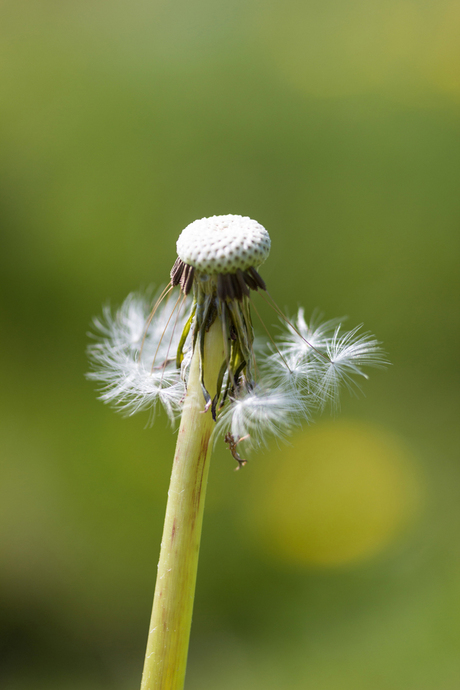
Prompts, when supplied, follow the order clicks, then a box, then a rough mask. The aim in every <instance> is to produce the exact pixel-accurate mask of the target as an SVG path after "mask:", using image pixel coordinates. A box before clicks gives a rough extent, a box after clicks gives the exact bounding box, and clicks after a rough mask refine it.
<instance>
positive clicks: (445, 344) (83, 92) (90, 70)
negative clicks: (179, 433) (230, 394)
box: [0, 0, 460, 690]
mask: <svg viewBox="0 0 460 690" xmlns="http://www.w3.org/2000/svg"><path fill="white" fill-rule="evenodd" d="M459 35H460V9H459V5H458V3H457V2H454V1H453V0H375V1H374V0H372V1H371V2H369V0H340V1H339V0H326V1H325V2H319V1H318V0H303V1H301V0H268V1H267V2H261V1H260V0H244V2H243V1H242V0H226V1H225V2H223V1H220V2H215V1H213V2H211V1H210V0H177V1H176V2H166V1H165V0H149V2H145V1H143V0H138V1H137V2H130V3H128V2H127V1H126V0H125V1H124V2H122V1H121V0H114V1H113V2H110V3H107V2H102V1H101V0H93V1H91V2H86V1H83V2H78V3H70V2H54V1H53V0H44V1H43V2H40V3H37V2H33V1H32V0H14V2H13V0H5V1H4V2H3V3H2V5H1V8H0V54H1V63H2V70H1V73H0V92H1V106H0V122H1V124H0V142H1V143H0V149H1V161H0V184H1V209H0V222H1V245H2V248H1V254H0V264H1V276H0V279H1V297H0V300H1V307H0V309H1V342H0V354H1V365H0V366H1V374H0V375H1V387H0V390H1V393H2V395H1V404H0V409H1V415H0V435H1V442H0V448H1V450H0V453H1V465H2V466H1V486H0V492H1V495H0V513H1V523H0V531H1V558H0V597H1V657H2V661H1V671H0V682H1V685H2V688H5V690H25V689H29V688H34V689H35V690H106V689H107V690H108V689H109V688H110V689H111V690H131V689H132V688H137V687H138V686H139V682H140V676H141V669H142V662H143V654H144V648H145V641H146V634H147V627H148V620H149V617H150V608H151V601H152V596H153V587H154V577H155V572H156V563H157V557H158V550H159V543H160V538H161V528H162V519H163V513H164V508H165V502H166V493H167V487H168V478H169V470H170V464H171V458H172V454H173V449H174V442H175V433H174V430H171V429H170V427H169V426H168V423H167V420H166V418H165V416H162V415H160V416H159V417H158V418H157V420H156V422H155V425H154V426H153V428H146V424H147V422H148V414H144V415H139V416H137V417H132V418H129V419H123V418H122V417H120V416H118V415H116V414H115V413H114V412H113V411H112V410H110V409H108V408H106V407H104V406H103V405H102V403H100V402H99V401H98V400H97V399H96V395H95V392H94V387H93V385H92V384H91V383H89V382H87V381H86V380H85V378H84V373H85V371H86V370H87V368H88V365H87V362H86V356H85V347H86V343H87V335H86V333H87V331H88V330H89V327H90V321H91V318H92V316H93V315H94V314H99V313H100V311H101V305H102V304H104V303H107V302H108V301H110V302H111V303H112V304H113V305H116V304H118V303H120V302H121V301H122V300H123V299H124V297H125V296H126V295H127V294H128V293H129V292H130V291H133V290H137V289H139V288H142V287H147V286H149V285H150V284H152V283H153V284H155V285H157V286H158V285H160V284H164V283H165V282H166V281H167V280H168V273H169V269H170V267H171V266H172V263H173V261H174V259H175V241H176V238H177V236H178V234H179V232H180V231H181V229H182V228H183V227H185V225H187V224H188V223H189V222H191V221H193V220H195V219H196V218H200V217H203V216H209V215H213V214H225V213H237V214H242V215H249V216H251V217H253V218H255V219H257V220H258V221H259V222H261V223H262V224H263V225H264V226H266V228H267V229H268V230H269V232H270V234H271V237H272V254H271V256H270V259H269V261H268V262H267V264H266V265H265V266H264V268H263V276H264V278H265V280H266V281H267V283H268V285H269V288H270V291H271V293H272V295H273V296H274V297H275V299H276V300H277V302H278V303H279V304H280V305H281V306H282V307H285V308H286V310H287V311H288V312H289V313H290V314H292V313H293V312H295V310H296V308H297V306H298V305H299V304H302V305H304V306H305V308H306V312H307V313H311V312H312V311H313V310H314V309H315V308H319V309H320V310H322V311H323V312H324V314H325V316H326V317H327V318H331V317H335V316H341V315H347V316H348V317H349V319H348V322H347V323H348V324H349V325H350V326H354V325H356V324H358V323H361V322H364V324H365V327H366V328H367V329H369V330H370V331H372V332H373V333H375V334H376V335H377V336H378V337H379V338H380V339H381V340H382V341H384V343H385V347H386V349H387V351H388V353H389V357H390V359H391V362H392V366H391V368H389V369H388V370H387V371H384V372H382V371H375V372H371V379H370V381H369V382H366V384H365V391H364V392H365V395H366V397H363V396H361V397H358V398H353V397H350V396H349V395H347V394H346V395H344V397H343V404H342V411H341V414H340V416H339V417H337V418H333V417H331V416H330V415H329V414H327V413H326V414H324V415H323V416H322V418H321V419H319V420H317V421H316V423H315V424H313V425H311V426H309V427H308V428H305V429H304V430H303V431H300V432H298V433H296V434H295V435H294V436H293V437H292V438H291V440H290V445H283V444H281V445H278V444H277V443H276V442H274V443H272V444H271V447H270V449H269V450H268V451H263V452H260V453H256V454H254V455H253V456H252V457H251V459H250V463H249V464H248V465H247V467H246V468H245V469H244V471H242V472H238V473H234V472H233V468H234V461H233V460H232V459H231V457H230V454H229V453H228V451H227V450H226V449H225V447H224V444H223V443H222V444H220V445H219V446H218V449H217V451H216V453H215V457H214V459H213V464H212V468H211V474H210V482H209V488H208V499H207V506H206V515H205V526H204V534H203V541H202V552H201V561H200V570H199V578H198V590H197V597H196V608H195V614H194V622H193V631H192V642H191V650H190V661H189V669H188V676H187V688H188V689H189V690H195V689H196V690H198V689H200V690H207V689H211V688H212V689H213V690H230V689H231V688H232V689H233V688H244V689H245V690H262V689H263V690H271V689H275V688H277V689H278V688H289V690H291V689H292V690H310V689H311V690H346V689H348V688H350V689H353V690H368V689H369V688H372V689H373V690H374V689H375V690H390V689H391V690H394V689H395V688H403V689H404V690H456V689H457V688H459V687H460V654H459V647H460V464H459V457H458V456H459V453H458V449H459V441H460V439H459V434H458V427H459V423H458V412H459V409H458V389H459V376H458V373H459V366H458V361H459V357H458V347H459V341H460V332H459V308H458V287H459V278H458V264H459V253H458V250H459V219H460V194H459V189H460V184H459V183H460V119H459V115H460V42H459V40H458V36H459ZM258 306H259V309H260V311H261V312H262V314H263V316H264V319H265V321H266V322H267V323H268V324H276V320H277V319H276V316H275V314H274V313H271V312H270V311H269V310H267V309H266V305H265V304H264V303H263V301H261V300H260V301H259V302H258ZM274 328H275V329H276V325H275V326H274Z"/></svg>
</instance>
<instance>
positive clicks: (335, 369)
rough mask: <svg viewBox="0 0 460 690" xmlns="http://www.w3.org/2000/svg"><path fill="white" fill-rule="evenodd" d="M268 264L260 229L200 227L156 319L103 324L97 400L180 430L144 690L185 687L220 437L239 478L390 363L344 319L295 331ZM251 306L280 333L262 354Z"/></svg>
mask: <svg viewBox="0 0 460 690" xmlns="http://www.w3.org/2000/svg"><path fill="white" fill-rule="evenodd" d="M269 252H270V237H269V235H268V232H267V231H266V230H265V228H264V227H262V226H261V225H260V224H259V223H257V222H256V221H254V220H251V219H250V218H247V217H242V216H236V215H227V216H213V217H212V218H202V219H201V220H197V221H195V222H193V223H191V224H190V225H188V226H187V227H186V228H185V230H183V232H182V233H181V235H180V237H179V239H178V241H177V254H178V258H177V260H176V262H175V263H174V265H173V268H172V270H171V274H170V282H169V284H168V285H167V287H166V288H165V289H164V290H163V291H162V292H161V293H160V294H159V295H157V297H156V299H155V300H154V305H153V308H151V307H150V302H151V300H147V298H146V297H142V296H139V295H130V296H129V297H128V298H127V299H126V301H125V302H124V304H123V305H122V307H121V309H120V310H119V311H117V312H116V313H115V314H113V313H112V311H111V310H110V309H109V308H106V309H105V310H104V312H103V317H102V318H101V319H96V320H95V321H94V326H95V330H96V332H97V334H96V338H97V339H96V341H95V342H94V343H93V344H92V345H91V346H90V348H89V355H90V359H91V362H92V367H93V368H92V371H91V373H90V374H89V375H88V376H89V378H90V379H92V380H95V381H97V382H99V384H100V385H101V389H100V397H101V399H102V400H103V401H104V402H107V403H111V404H113V405H115V406H116V407H117V408H118V409H120V410H121V411H122V412H124V413H125V414H133V413H134V412H137V411H138V410H142V409H146V408H149V409H151V410H152V411H153V412H155V410H156V409H157V407H158V406H159V405H162V406H163V407H164V408H165V410H166V412H167V414H168V416H169V418H170V419H171V421H174V420H175V419H176V418H177V417H178V416H180V420H181V421H180V428H179V433H178V440H177V446H176V454H175V458H174V464H173V470H172V475H171V483H170V490H169V494H168V496H169V498H168V505H167V510H166V518H165V525H164V532H163V540H162V546H161V554H160V561H159V565H158V576H157V582H156V588H155V596H154V603H153V611H152V619H151V624H150V631H149V636H148V642H147V653H146V659H145V665H144V673H143V677H142V686H141V690H153V689H155V690H166V689H168V690H180V689H181V688H182V687H183V683H184V677H185V667H186V660H187V650H188V640H189V633H190V625H191V615H192V607H193V597H194V590H195V580H196V571H197V563H198V551H199V544H200V536H201V523H202V517H203V508H204V497H205V490H206V482H207V473H208V469H209V458H210V452H211V447H212V442H211V440H212V437H213V439H214V442H216V440H217V439H218V438H223V439H224V440H225V442H226V443H227V444H228V448H229V450H230V451H231V453H232V455H233V457H234V459H235V460H236V461H237V463H238V465H237V467H236V469H239V467H241V466H242V465H244V464H245V462H246V460H245V459H243V458H242V457H241V455H240V448H241V447H242V446H243V445H246V446H250V445H252V446H259V445H261V444H265V443H267V439H268V437H269V436H281V437H284V436H285V435H286V434H288V433H289V432H290V431H291V429H292V428H293V426H295V425H297V424H300V423H302V422H303V421H305V420H308V419H309V418H310V417H311V416H312V414H313V413H314V412H315V411H321V410H322V409H323V408H324V407H325V406H326V405H327V404H330V405H331V406H332V407H333V408H334V407H337V405H338V395H339V391H340V388H341V387H342V385H344V386H345V387H347V388H349V389H354V388H356V385H357V384H356V381H357V379H361V378H367V375H366V374H365V372H364V371H363V367H366V366H382V365H383V364H384V363H385V361H386V360H385V357H384V356H383V354H382V350H381V347H380V343H379V342H378V341H377V340H376V339H375V338H373V337H372V336H370V335H368V334H366V333H361V332H360V331H359V328H355V329H353V330H351V331H348V332H346V331H343V330H342V325H341V320H340V319H333V320H330V321H325V322H323V323H321V322H320V320H319V319H318V317H317V316H316V317H314V318H313V319H312V320H311V322H310V323H309V324H308V323H307V322H306V320H305V316H304V311H303V309H299V311H298V314H297V317H296V318H295V319H293V320H292V321H290V320H289V319H287V317H286V316H284V314H282V312H281V310H280V309H279V308H278V307H277V305H276V303H275V302H274V300H273V298H272V297H271V295H270V293H269V292H268V290H267V286H266V284H265V282H264V280H263V278H262V277H261V275H260V273H259V268H260V266H261V265H262V264H263V263H264V261H265V260H266V259H267V257H268V254H269ZM175 288H177V290H175ZM174 292H177V293H178V294H177V295H176V296H175V297H174V296H173V293H174ZM255 292H259V293H260V294H261V295H262V296H263V297H264V299H265V300H266V301H267V302H268V303H269V304H270V305H271V306H272V307H273V309H274V310H275V312H276V313H277V315H278V316H279V318H280V319H281V322H282V331H281V333H280V334H279V335H278V336H277V337H276V339H275V340H273V339H272V338H271V336H270V335H269V334H268V340H267V343H266V344H263V345H262V346H261V347H259V346H258V345H256V344H255V342H254V329H253V323H252V315H251V311H252V308H253V309H254V311H256V313H257V314H258V312H257V310H256V307H255V305H254V303H253V299H252V298H253V294H254V293H255ZM264 330H265V331H266V332H267V333H268V329H266V327H265V326H264ZM240 444H241V445H240Z"/></svg>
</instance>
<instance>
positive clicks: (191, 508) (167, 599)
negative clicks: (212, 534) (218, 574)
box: [141, 319, 224, 690]
mask: <svg viewBox="0 0 460 690" xmlns="http://www.w3.org/2000/svg"><path fill="white" fill-rule="evenodd" d="M199 355H200V348H199V346H198V344H197V346H196V348H195V352H194V355H193V358H192V363H191V366H190V375H189V379H188V386H187V395H186V398H185V402H184V409H183V412H182V419H181V424H180V428H179V435H178V439H177V445H176V454H175V456H174V464H173V468H172V474H171V482H170V485H169V492H168V505H167V508H166V517H165V524H164V530H163V538H162V542H161V553H160V561H159V563H158V574H157V580H156V587H155V596H154V601H153V611H152V618H151V621H150V629H149V636H148V641H147V651H146V656H145V664H144V672H143V675H142V684H141V690H182V688H183V686H184V679H185V668H186V664H187V651H188V643H189V637H190V627H191V623H192V610H193V599H194V596H195V582H196V572H197V567H198V554H199V548H200V538H201V525H202V521H203V509H204V501H205V495H206V484H207V478H208V470H209V460H210V456H211V447H210V443H209V440H210V437H211V433H212V430H213V424H214V423H213V420H212V415H211V410H209V411H208V412H206V413H203V407H204V399H203V393H202V388H201V382H200V361H199ZM223 359H224V349H223V340H222V328H221V324H220V322H219V319H216V320H215V321H214V323H213V325H212V326H211V328H210V329H209V332H208V333H207V334H206V338H205V344H204V363H205V371H204V375H205V385H206V388H207V390H209V391H211V392H212V395H214V393H215V391H214V389H215V387H216V382H217V379H218V375H219V370H220V367H221V364H222V360H223Z"/></svg>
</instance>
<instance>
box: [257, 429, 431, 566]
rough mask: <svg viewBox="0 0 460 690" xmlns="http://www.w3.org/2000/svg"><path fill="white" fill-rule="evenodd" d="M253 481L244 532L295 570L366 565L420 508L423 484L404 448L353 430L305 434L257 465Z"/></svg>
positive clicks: (381, 435)
mask: <svg viewBox="0 0 460 690" xmlns="http://www.w3.org/2000/svg"><path fill="white" fill-rule="evenodd" d="M262 462H264V463H265V462H266V463H267V466H266V467H262V466H261V465H262ZM253 476H254V485H253V486H252V487H251V490H252V491H251V497H250V501H249V503H248V509H249V511H250V514H249V516H248V515H246V529H250V531H251V533H252V536H253V537H254V538H255V539H256V540H257V541H258V542H259V543H260V544H262V546H263V548H264V549H266V550H268V551H270V552H271V553H272V554H273V555H275V556H277V557H281V558H283V559H286V560H289V561H292V562H296V563H302V564H316V565H321V566H336V565H340V564H344V563H349V562H352V561H358V560H362V559H365V558H369V557H371V556H373V555H374V554H377V553H378V552H379V551H381V550H382V549H384V548H385V547H387V546H388V545H389V544H390V543H391V542H392V541H393V540H395V539H396V538H397V537H398V535H399V534H400V533H401V531H402V530H403V529H404V527H405V526H406V525H407V523H408V522H409V521H410V519H411V518H412V517H413V516H414V514H415V513H416V512H417V510H418V508H419V505H420V493H421V481H420V478H419V476H418V473H417V469H416V465H415V463H413V461H412V459H411V456H410V453H409V452H408V450H407V449H406V448H405V447H404V445H403V443H402V442H401V441H399V439H398V438H397V437H395V436H394V435H392V434H390V433H387V432H385V431H382V430H381V429H376V428H374V427H371V426H368V425H364V424H359V423H355V422H329V423H325V424H320V425H318V426H316V427H312V428H310V429H308V430H306V431H305V432H304V433H302V434H299V435H297V436H295V437H294V438H293V440H292V447H289V446H288V447H285V448H281V449H279V450H277V451H276V452H274V453H270V454H269V455H267V457H266V458H264V459H263V460H261V462H260V464H259V463H258V471H257V473H255V474H254V475H253Z"/></svg>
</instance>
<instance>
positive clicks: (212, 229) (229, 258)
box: [177, 215, 270, 274]
mask: <svg viewBox="0 0 460 690" xmlns="http://www.w3.org/2000/svg"><path fill="white" fill-rule="evenodd" d="M269 253H270V235H269V234H268V232H267V231H266V230H265V228H264V227H262V225H260V224H259V223H258V222H257V221H255V220H251V218H248V217H247V216H233V215H228V216H212V217H211V218H201V219H200V220H195V221H194V222H193V223H190V225H187V227H186V228H185V230H183V231H182V233H181V235H180V237H179V239H178V240H177V254H178V256H179V258H180V259H182V261H183V262H184V263H186V264H189V265H190V266H194V267H195V268H196V269H197V270H199V271H203V273H209V274H216V273H235V272H236V271H237V270H238V269H241V270H242V271H245V270H247V269H248V268H251V267H254V268H256V267H257V266H260V264H262V263H263V262H264V261H265V259H266V258H267V257H268V255H269Z"/></svg>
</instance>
